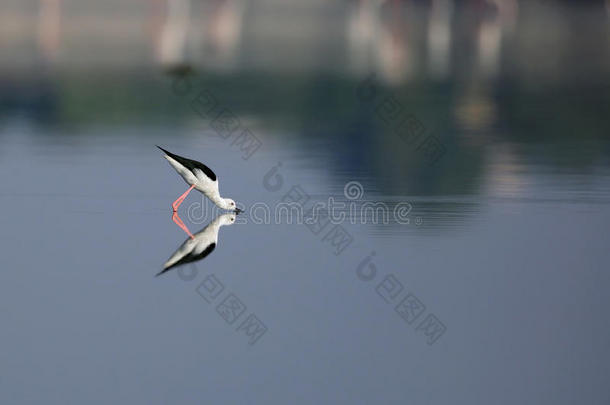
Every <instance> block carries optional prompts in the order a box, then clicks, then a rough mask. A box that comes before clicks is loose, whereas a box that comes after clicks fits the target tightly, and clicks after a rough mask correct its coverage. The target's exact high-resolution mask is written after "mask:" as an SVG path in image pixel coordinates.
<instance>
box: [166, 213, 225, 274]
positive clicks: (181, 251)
mask: <svg viewBox="0 0 610 405" xmlns="http://www.w3.org/2000/svg"><path fill="white" fill-rule="evenodd" d="M234 222H235V214H223V215H219V216H218V217H216V219H214V220H213V221H212V222H210V223H209V224H208V225H207V226H206V227H205V228H203V230H202V231H200V232H198V233H196V234H195V235H193V236H192V237H191V238H188V239H187V240H186V241H184V243H183V244H182V245H180V247H179V248H178V249H177V250H176V251H175V252H174V254H173V255H172V256H171V257H170V258H169V259H167V261H166V262H165V264H164V265H163V270H162V271H161V272H160V273H159V274H157V275H160V274H163V273H165V272H166V271H168V270H170V269H171V268H173V267H176V266H179V265H181V264H185V263H191V262H195V261H198V260H202V259H204V258H205V257H206V256H208V255H209V254H210V253H212V251H213V250H214V248H216V245H217V244H218V231H219V230H220V227H221V226H224V225H233V223H234Z"/></svg>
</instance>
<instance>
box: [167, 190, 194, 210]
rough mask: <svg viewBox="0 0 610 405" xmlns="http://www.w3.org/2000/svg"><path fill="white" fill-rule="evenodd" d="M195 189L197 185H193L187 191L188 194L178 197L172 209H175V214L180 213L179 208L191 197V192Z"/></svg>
mask: <svg viewBox="0 0 610 405" xmlns="http://www.w3.org/2000/svg"><path fill="white" fill-rule="evenodd" d="M194 188H195V185H194V184H193V185H192V186H190V187H189V189H188V190H186V192H185V193H184V194H182V195H181V196H180V197H178V199H177V200H176V201H174V203H173V204H172V208H173V209H174V212H176V211H178V207H179V206H180V204H182V201H184V199H185V198H186V196H187V195H189V193H190V192H191V190H192V189H194Z"/></svg>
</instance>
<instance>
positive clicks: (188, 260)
mask: <svg viewBox="0 0 610 405" xmlns="http://www.w3.org/2000/svg"><path fill="white" fill-rule="evenodd" d="M215 248H216V244H215V243H211V244H210V245H208V247H206V248H205V249H204V250H203V252H201V253H199V254H198V255H194V254H191V253H189V254H188V255H186V256H184V257H183V258H182V259H180V260H178V261H177V262H176V263H174V264H172V265H171V266H169V267H168V268H167V269H163V270H161V271H160V272H159V273H157V276H160V275H161V274H163V273H165V272H166V271H170V270H171V269H173V268H174V267H176V266H180V265H182V264H186V263H192V262H196V261H199V260H203V259H205V258H206V256H207V255H209V254H210V253H212V251H213V250H214V249H215Z"/></svg>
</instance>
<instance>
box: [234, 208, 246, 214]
mask: <svg viewBox="0 0 610 405" xmlns="http://www.w3.org/2000/svg"><path fill="white" fill-rule="evenodd" d="M242 212H244V210H240V209H239V208H235V213H236V214H240V213H242Z"/></svg>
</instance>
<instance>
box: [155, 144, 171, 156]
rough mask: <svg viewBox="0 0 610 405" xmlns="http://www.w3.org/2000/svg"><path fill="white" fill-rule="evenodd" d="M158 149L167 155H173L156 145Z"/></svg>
mask: <svg viewBox="0 0 610 405" xmlns="http://www.w3.org/2000/svg"><path fill="white" fill-rule="evenodd" d="M155 146H156V147H157V148H159V149H161V150H162V151H163V152H164V153H165V154H166V155H171V152H168V151H166V150H165V149H163V148H162V147H160V146H159V145H155Z"/></svg>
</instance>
